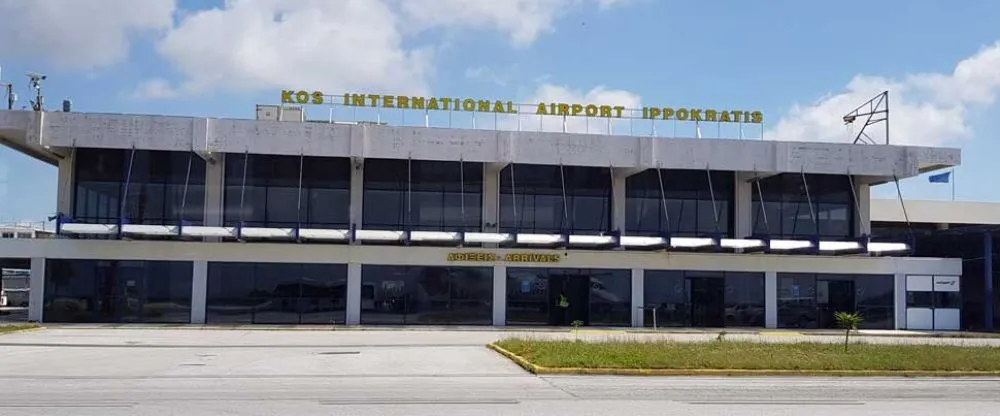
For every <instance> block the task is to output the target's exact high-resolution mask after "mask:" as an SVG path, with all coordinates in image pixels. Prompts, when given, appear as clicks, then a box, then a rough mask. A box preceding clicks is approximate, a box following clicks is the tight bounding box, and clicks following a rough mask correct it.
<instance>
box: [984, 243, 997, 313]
mask: <svg viewBox="0 0 1000 416" xmlns="http://www.w3.org/2000/svg"><path fill="white" fill-rule="evenodd" d="M983 263H984V264H983V269H984V270H983V292H985V293H984V295H985V299H983V300H984V306H985V308H983V309H986V316H985V318H986V320H985V322H984V323H985V326H986V330H987V331H993V328H994V322H993V321H994V318H995V316H994V311H993V309H994V308H995V306H994V299H993V296H994V295H993V234H992V233H990V232H985V233H983Z"/></svg>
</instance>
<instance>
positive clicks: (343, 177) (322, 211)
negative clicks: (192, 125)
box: [223, 153, 351, 229]
mask: <svg viewBox="0 0 1000 416" xmlns="http://www.w3.org/2000/svg"><path fill="white" fill-rule="evenodd" d="M244 166H245V167H246V169H245V170H246V178H245V186H244ZM300 169H301V172H300ZM300 175H301V178H302V181H301V189H300V188H299V177H300ZM350 188H351V163H350V160H349V159H347V158H332V157H310V156H306V157H302V158H300V157H299V156H283V155H254V154H250V155H245V154H232V153H230V154H228V155H226V172H225V196H224V200H225V212H224V215H223V221H224V222H225V224H226V225H227V226H235V225H236V224H238V223H239V222H240V221H243V222H244V223H245V225H246V226H249V227H274V228H284V227H296V226H298V225H300V224H301V227H302V228H330V229H346V228H348V226H349V223H350V219H349V218H350V212H349V210H350V199H351V198H350V196H351V192H350ZM300 195H301V198H300ZM241 201H242V202H241Z"/></svg>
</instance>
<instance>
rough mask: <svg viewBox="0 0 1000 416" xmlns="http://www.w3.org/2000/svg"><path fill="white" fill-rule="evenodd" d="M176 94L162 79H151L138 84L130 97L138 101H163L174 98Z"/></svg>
mask: <svg viewBox="0 0 1000 416" xmlns="http://www.w3.org/2000/svg"><path fill="white" fill-rule="evenodd" d="M176 96H177V92H176V91H174V90H173V88H171V87H170V83H169V82H168V81H167V80H165V79H163V78H153V79H150V80H147V81H145V82H143V83H142V84H139V86H138V87H136V89H135V92H133V94H132V97H133V98H138V99H153V100H155V99H163V98H174V97H176Z"/></svg>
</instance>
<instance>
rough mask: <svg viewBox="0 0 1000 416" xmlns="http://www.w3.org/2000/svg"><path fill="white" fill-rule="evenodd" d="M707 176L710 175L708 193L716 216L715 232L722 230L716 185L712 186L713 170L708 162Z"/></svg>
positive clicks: (706, 166) (713, 213)
mask: <svg viewBox="0 0 1000 416" xmlns="http://www.w3.org/2000/svg"><path fill="white" fill-rule="evenodd" d="M705 176H707V177H708V193H709V194H710V195H711V196H712V215H714V216H715V232H717V233H718V232H721V231H720V230H719V208H718V207H717V206H716V204H715V187H713V186H712V170H711V168H710V167H709V166H708V165H707V164H706V165H705Z"/></svg>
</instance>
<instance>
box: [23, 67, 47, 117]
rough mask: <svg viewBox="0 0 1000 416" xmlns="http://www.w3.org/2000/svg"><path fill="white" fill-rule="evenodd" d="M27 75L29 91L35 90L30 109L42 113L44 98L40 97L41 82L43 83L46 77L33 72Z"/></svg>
mask: <svg viewBox="0 0 1000 416" xmlns="http://www.w3.org/2000/svg"><path fill="white" fill-rule="evenodd" d="M27 75H28V80H29V85H30V86H31V89H33V90H35V100H34V101H32V102H31V108H32V109H34V110H35V111H42V110H43V109H44V108H45V97H43V96H42V81H45V79H46V78H48V77H47V76H45V75H44V74H37V73H34V72H29V73H28V74H27Z"/></svg>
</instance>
